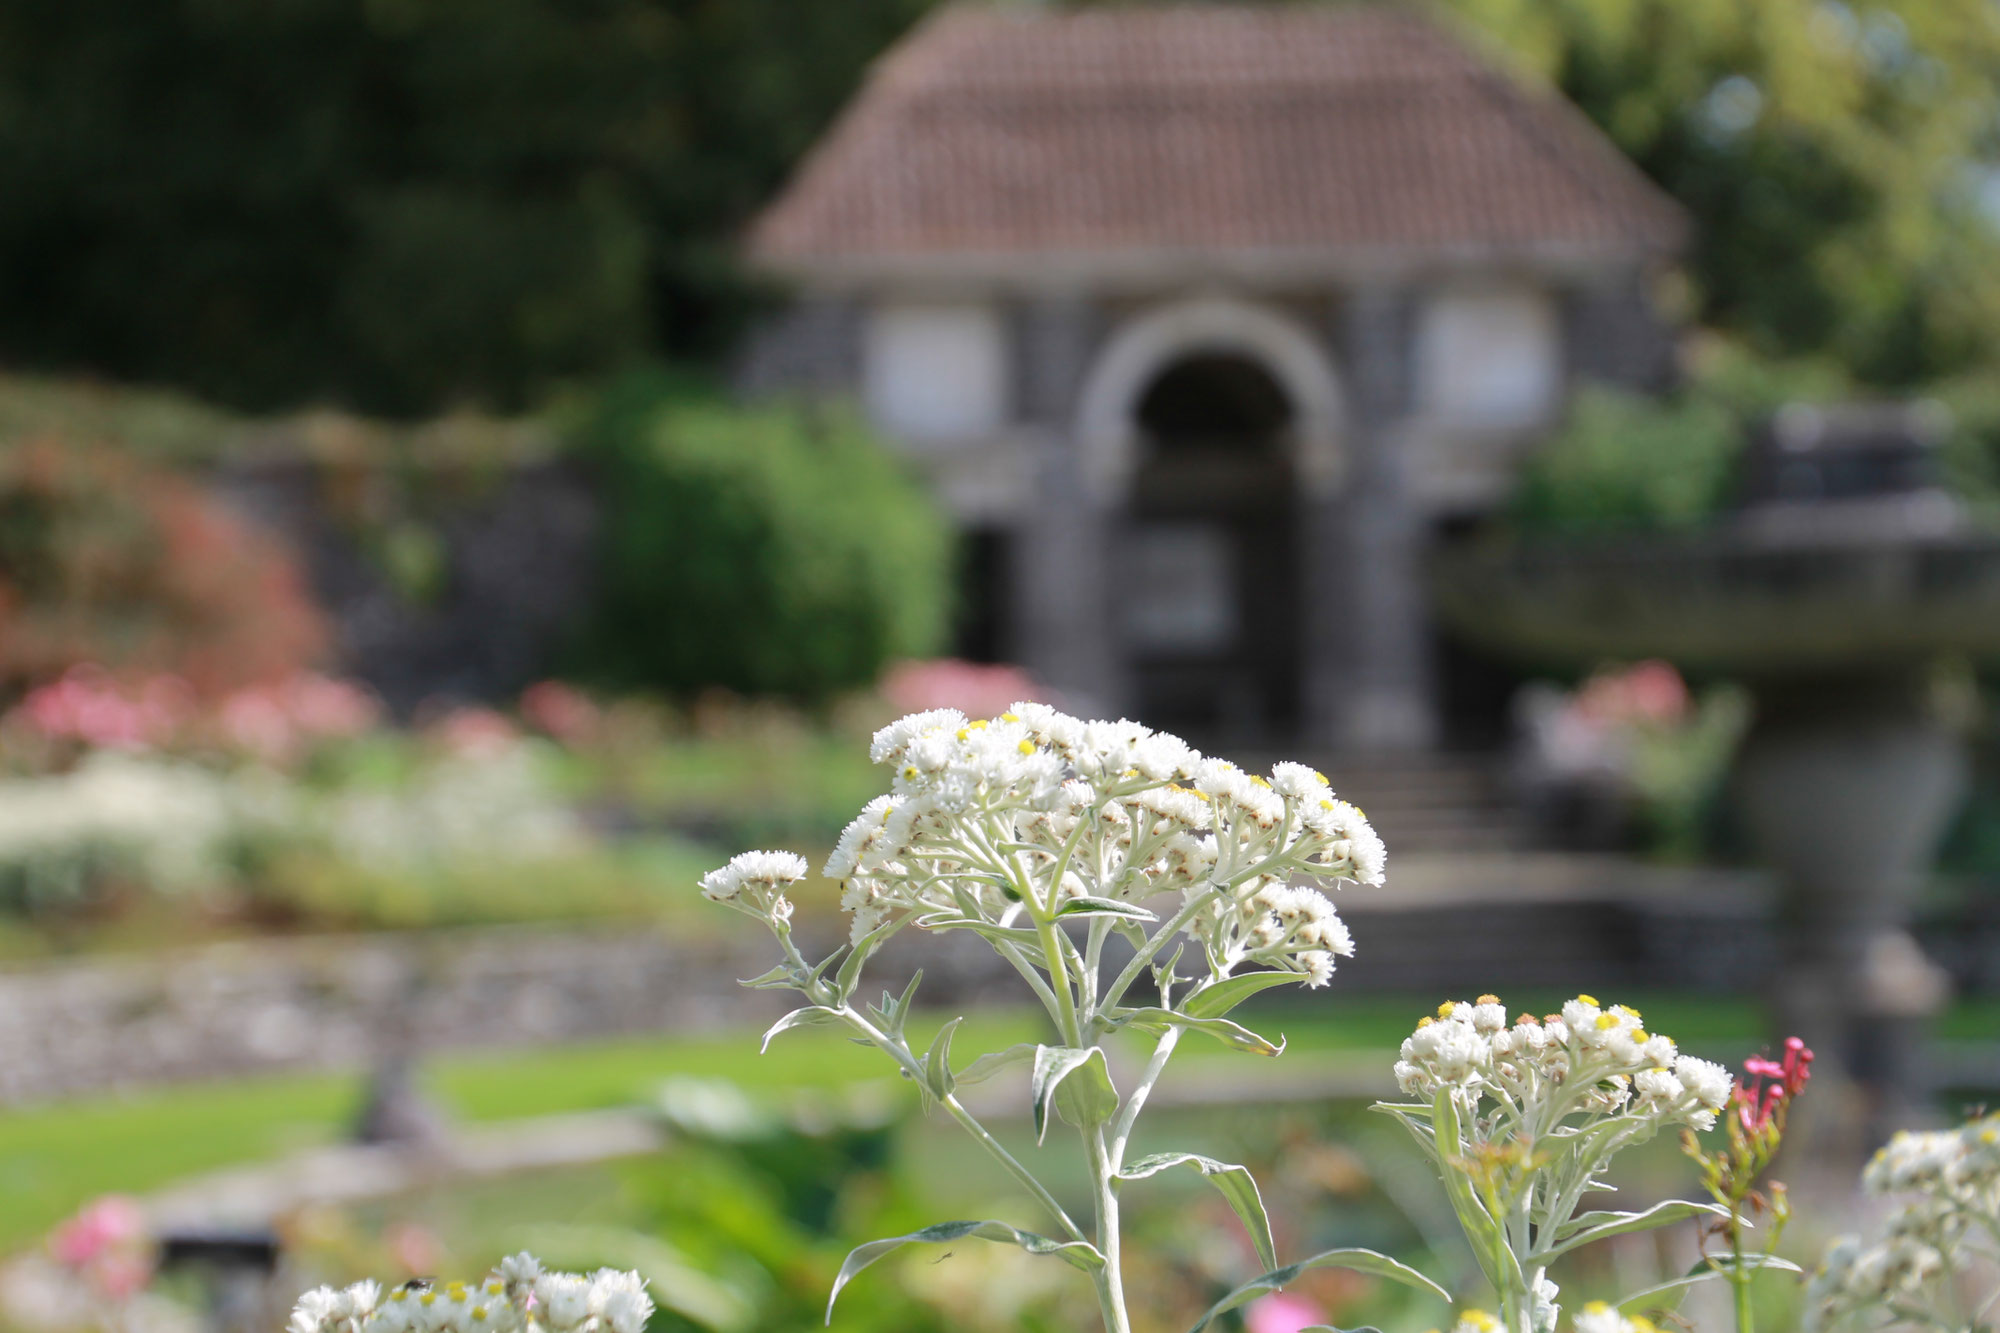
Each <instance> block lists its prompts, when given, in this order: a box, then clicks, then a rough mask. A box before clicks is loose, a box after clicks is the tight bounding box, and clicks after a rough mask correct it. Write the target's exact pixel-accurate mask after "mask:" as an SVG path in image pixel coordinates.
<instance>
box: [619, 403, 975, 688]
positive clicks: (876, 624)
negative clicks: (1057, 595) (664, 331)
mask: <svg viewBox="0 0 2000 1333" xmlns="http://www.w3.org/2000/svg"><path fill="white" fill-rule="evenodd" d="M584 448H585V451H586V455H587V457H588V458H589V459H590V460H591V461H592V462H593V463H594V465H595V466H596V467H597V469H598V475H599V477H600V481H601V486H602V494H603V495H604V497H605V502H606V505H607V506H608V512H607V513H606V515H605V519H604V529H605V535H604V552H603V563H602V567H601V570H600V590H599V594H598V605H597V607H596V611H595V617H594V627H593V629H592V631H591V632H590V634H589V635H588V637H587V640H586V648H585V650H584V657H583V660H584V661H585V662H586V663H587V664H588V665H589V667H590V668H591V669H592V670H593V671H594V672H595V673H596V674H598V675H601V676H602V677H604V678H606V679H608V680H610V681H612V682H614V683H617V684H620V685H624V686H636V687H640V688H648V689H656V690H657V689H664V690H671V691H679V692H693V691H697V690H702V689H706V688H709V687H712V686H722V687H725V688H728V689H732V690H737V691H741V692H744V693H749V694H778V695H786V696H790V697H792V698H795V699H801V700H806V701H822V700H825V699H827V698H829V697H830V696H832V695H833V694H835V693H837V692H839V691H841V690H847V689H853V688H856V687H859V686H863V685H866V684H868V683H869V682H871V681H873V680H874V679H875V677H876V675H877V674H878V673H879V672H880V671H881V669H882V668H883V667H884V666H885V665H886V664H887V663H888V662H890V661H892V660H894V659H896V658H901V657H916V656H922V655H924V654H925V653H926V652H928V651H929V650H930V649H931V648H932V647H933V646H934V645H935V643H936V642H937V640H938V638H939V637H940V636H941V635H942V633H943V631H944V625H945V620H946V616H947V613H948V576H949V568H948V567H949V563H950V559H949V543H948V537H947V533H946V529H945V526H944V524H943V522H942V520H941V519H940V518H939V517H938V515H937V514H936V512H935V511H934V509H933V508H932V506H931V503H930V501H929V499H928V498H927V497H926V495H925V494H924V492H923V491H922V489H921V488H920V487H919V486H918V485H917V483H916V482H915V481H914V480H913V479H911V478H910V477H909V476H908V475H906V473H905V472H904V471H903V469H902V467H901V465H900V464H899V463H898V462H897V461H896V460H895V459H894V458H893V457H892V456H891V455H890V454H889V452H888V451H887V450H886V449H884V448H883V447H882V446H881V445H880V444H879V443H878V442H877V441H876V440H875V438H874V437H873V436H872V435H871V434H869V433H868V432H867V431H866V430H865V429H864V428H863V427H862V426H861V424H860V423H859V422H858V421H857V420H856V419H855V418H854V417H853V416H851V415H849V414H847V413H845V412H842V411H838V410H833V409H825V410H809V409H808V408H806V407H804V406H802V405H774V406H763V407H754V408H752V407H731V406H728V405H726V404H724V403H723V402H721V401H720V400H718V399H716V398H713V397H711V396H708V395H705V394H700V393H695V392H690V391H689V390H688V389H687V388H686V386H685V385H683V384H680V383H677V382H675V381H674V380H672V379H670V378H668V377H665V376H660V375H644V376H637V377H633V378H630V379H627V380H625V381H623V382H622V383H620V384H619V385H617V386H616V387H615V388H614V389H612V390H611V391H610V392H609V393H608V394H607V395H606V397H605V400H604V402H603V404H602V406H601V408H600V409H599V411H598V413H597V415H596V418H595V420H594V421H593V422H592V423H591V424H590V426H589V427H588V428H587V430H586V432H585V436H584Z"/></svg>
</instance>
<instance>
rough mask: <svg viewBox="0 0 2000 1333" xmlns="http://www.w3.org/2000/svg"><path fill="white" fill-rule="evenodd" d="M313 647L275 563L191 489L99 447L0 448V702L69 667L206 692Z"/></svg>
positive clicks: (290, 667)
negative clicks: (180, 683)
mask: <svg viewBox="0 0 2000 1333" xmlns="http://www.w3.org/2000/svg"><path fill="white" fill-rule="evenodd" d="M325 644H326V629H325V626H324V624H323V623H322V621H321V618H320V615H319V612H318V610H317V609H316V608H315V607H314V605H313V604H312V602H311V600H310V598H309V596H308V594H307V592H306V590H305V589H304V587H303V585H302V583H301V580H300V578H299V575H298V572H297V571H296V570H295V569H294V567H293V565H292V563H291V562H290V560H289V559H288V558H287V557H286V555H285V554H284V552H283V551H281V550H280V549H279V548H278V547H277V546H276V545H275V544H274V543H273V542H271V541H270V540H269V539H268V538H266V537H264V536H262V535H260V534H259V533H257V532H255V531H254V530H252V529H251V528H250V527H249V526H248V525H246V524H245V523H243V522H242V521H241V520H239V519H237V518H236V517H234V516H233V515H231V514H229V513H228V512H226V511H225V510H224V509H223V508H222V507H221V506H220V505H219V504H218V503H217V502H215V501H214V500H212V499H210V498H209V497H208V496H206V495H205V494H203V493H202V492H201V491H200V490H199V489H198V488H196V487H195V486H194V485H193V484H192V483H190V482H188V481H186V480H184V479H182V478H180V477H177V476H175V475H173V474H171V473H169V472H165V471H162V470H160V469H158V468H155V467H153V466H150V465H148V464H146V463H144V462H141V461H140V460H138V459H136V458H134V457H131V456H130V455H127V454H123V453H120V452H118V451H116V450H113V449H110V448H102V447H91V446H87V445H79V444H78V443H76V442H74V441H66V440H62V439H59V438H54V437H47V438H41V439H34V440H29V441H25V442H16V443H11V444H4V445H0V694H4V693H6V692H9V691H12V690H16V689H20V688H22V687H24V686H27V685H30V684H33V683H36V682H38V681H42V680H48V679H52V678H53V677H55V676H58V675H60V674H62V673H63V672H64V671H66V670H68V669H70V668H72V667H75V666H78V665H83V664H89V665H99V666H104V667H108V668H111V669H114V670H119V671H144V672H168V673H172V674H174V675H177V676H179V677H181V678H182V679H184V680H186V681H187V682H189V684H190V685H192V686H193V687H194V689H196V690H197V691H198V692H214V691H220V690H226V689H231V688H235V687H239V686H244V685H249V684H254V683H257V682H259V681H263V680H267V679H270V678H272V677H276V676H282V675H285V674H288V673H291V672H294V671H297V670H299V669H300V668H302V667H303V666H305V665H307V664H308V663H310V662H311V661H312V660H313V659H314V658H315V657H317V656H318V655H319V654H320V653H321V652H322V651H323V649H324V647H325Z"/></svg>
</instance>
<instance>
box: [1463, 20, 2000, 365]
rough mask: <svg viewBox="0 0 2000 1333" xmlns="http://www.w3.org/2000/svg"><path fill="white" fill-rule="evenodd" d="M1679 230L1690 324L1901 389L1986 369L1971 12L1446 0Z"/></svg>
mask: <svg viewBox="0 0 2000 1333" xmlns="http://www.w3.org/2000/svg"><path fill="white" fill-rule="evenodd" d="M1450 4H1451V6H1452V7H1453V9H1455V10H1456V11H1457V12H1458V13H1459V14H1460V15H1462V16H1463V17H1465V18H1467V19H1469V20H1471V22H1472V23H1473V24H1474V25H1475V26H1476V27H1477V28H1479V29H1480V30H1483V31H1484V32H1485V33H1487V34H1489V35H1490V38H1491V39H1492V41H1494V42H1496V43H1498V44H1500V45H1501V46H1502V47H1504V49H1505V50H1506V51H1508V52H1509V53H1511V55H1512V57H1513V58H1514V59H1516V60H1518V61H1519V62H1521V63H1523V64H1525V65H1526V66H1527V67H1528V68H1529V69H1531V70H1533V71H1535V72H1537V73H1539V74H1541V75H1542V76H1544V77H1546V78H1548V79H1549V80H1551V81H1552V82H1553V83H1555V84H1556V85H1557V86H1558V87H1559V88H1561V90H1562V91H1563V92H1564V93H1566V94H1567V95H1568V96H1570V97H1571V98H1573V99H1575V101H1576V102H1577V103H1578V104H1579V105H1580V106H1581V107H1582V108H1583V110H1584V111H1585V113H1586V114H1588V115H1589V116H1590V117H1591V119H1592V120H1594V121H1595V122H1596V123H1597V124H1598V125H1599V126H1600V127H1601V128H1602V129H1603V130H1604V131H1605V132H1606V133H1608V134H1609V135H1610V136H1611V138H1612V139H1613V140H1614V141H1616V142H1617V144H1618V145H1619V146H1620V147H1621V148H1623V149H1624V150H1625V152H1626V153H1628V154H1629V155H1631V157H1632V158H1633V160H1634V161H1636V162H1637V163H1638V164H1639V166H1640V167H1641V168H1642V169H1643V170H1645V171H1646V172H1647V173H1648V174H1649V175H1650V176H1652V177H1653V179H1654V180H1656V181H1658V182H1659V183H1660V184H1661V185H1662V186H1664V187H1665V188H1666V189H1667V191H1668V192H1669V193H1671V194H1673V195H1674V196H1675V197H1676V198H1677V199H1679V200H1680V201H1681V203H1682V204H1684V205H1685V206H1686V207H1687V208H1688V209H1689V210H1690V212H1692V214H1693V215H1694V220H1695V237H1694V248H1693V253H1692V255H1691V256H1690V259H1691V263H1690V268H1691V270H1692V273H1691V276H1692V277H1693V279H1694V285H1695V301H1696V312H1695V313H1696V314H1697V317H1698V318H1699V319H1700V320H1702V321H1703V322H1705V323H1710V324H1713V325H1716V326H1718V327H1721V328H1724V329H1727V330H1730V331H1732V332H1734V333H1736V334H1737V335H1739V336H1740V337H1742V338H1744V339H1745V340H1746V341H1747V342H1748V343H1749V344H1750V345H1751V346H1752V347H1753V348H1754V349H1755V350H1756V351H1759V352H1761V353H1764V354H1766V355H1776V356H1796V355H1801V354H1828V355H1831V356H1833V357H1835V358H1837V359H1838V360H1839V361H1841V362H1842V363H1843V364H1845V365H1846V366H1847V368H1848V369H1849V370H1850V371H1852V372H1853V373H1854V374H1855V375H1857V376H1859V377H1860V378H1862V379H1863V380H1866V381H1872V382H1874V383H1877V384H1883V385H1892V386H1893V385H1906V384H1910V383H1913V382H1916V381H1919V380H1922V379H1925V378H1928V377H1931V376H1934V375H1938V374H1942V373H1949V372H1953V371H1957V370H1961V369H1964V368H1967V367H1969V366H1973V365H1978V364H1991V363H1992V361H1993V360H1994V358H1995V354H1996V351H2000V9H1996V8H1995V7H1994V6H1993V5H1992V4H1991V3H1990V0H1876V2H1875V3H1870V4H1858V3H1857V4H1849V3H1843V2H1842V0H1450Z"/></svg>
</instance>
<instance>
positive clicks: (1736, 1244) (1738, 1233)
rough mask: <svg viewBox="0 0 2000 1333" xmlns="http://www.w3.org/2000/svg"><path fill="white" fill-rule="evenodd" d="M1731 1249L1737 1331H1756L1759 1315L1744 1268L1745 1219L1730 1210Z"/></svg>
mask: <svg viewBox="0 0 2000 1333" xmlns="http://www.w3.org/2000/svg"><path fill="white" fill-rule="evenodd" d="M1729 1249H1730V1253H1731V1254H1732V1255H1733V1256H1734V1257H1735V1260H1736V1263H1735V1266H1734V1267H1733V1268H1731V1269H1730V1270H1729V1285H1730V1288H1731V1289H1732V1291H1733V1293H1734V1295H1735V1297H1736V1333H1756V1322H1757V1317H1756V1313H1755V1311H1753V1310H1752V1309H1751V1306H1750V1274H1749V1273H1748V1272H1746V1271H1744V1268H1743V1219H1742V1218H1741V1217H1740V1216H1738V1215H1737V1214H1736V1212H1735V1209H1734V1208H1732V1209H1731V1210H1730V1218H1729Z"/></svg>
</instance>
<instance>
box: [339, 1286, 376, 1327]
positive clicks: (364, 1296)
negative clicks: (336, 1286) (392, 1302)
mask: <svg viewBox="0 0 2000 1333" xmlns="http://www.w3.org/2000/svg"><path fill="white" fill-rule="evenodd" d="M340 1299H341V1309H342V1312H343V1313H344V1314H346V1315H347V1316H348V1317H349V1318H351V1319H361V1318H365V1317H367V1316H368V1315H370V1314H373V1313H374V1311H375V1306H376V1303H377V1302H379V1301H380V1300H381V1299H382V1284H381V1283H379V1282H376V1281H374V1280H373V1279H372V1278H363V1279H362V1280H361V1281H359V1282H356V1283H355V1284H354V1285H353V1286H351V1287H349V1288H348V1289H347V1290H346V1291H343V1292H342V1293H341V1294H340Z"/></svg>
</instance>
